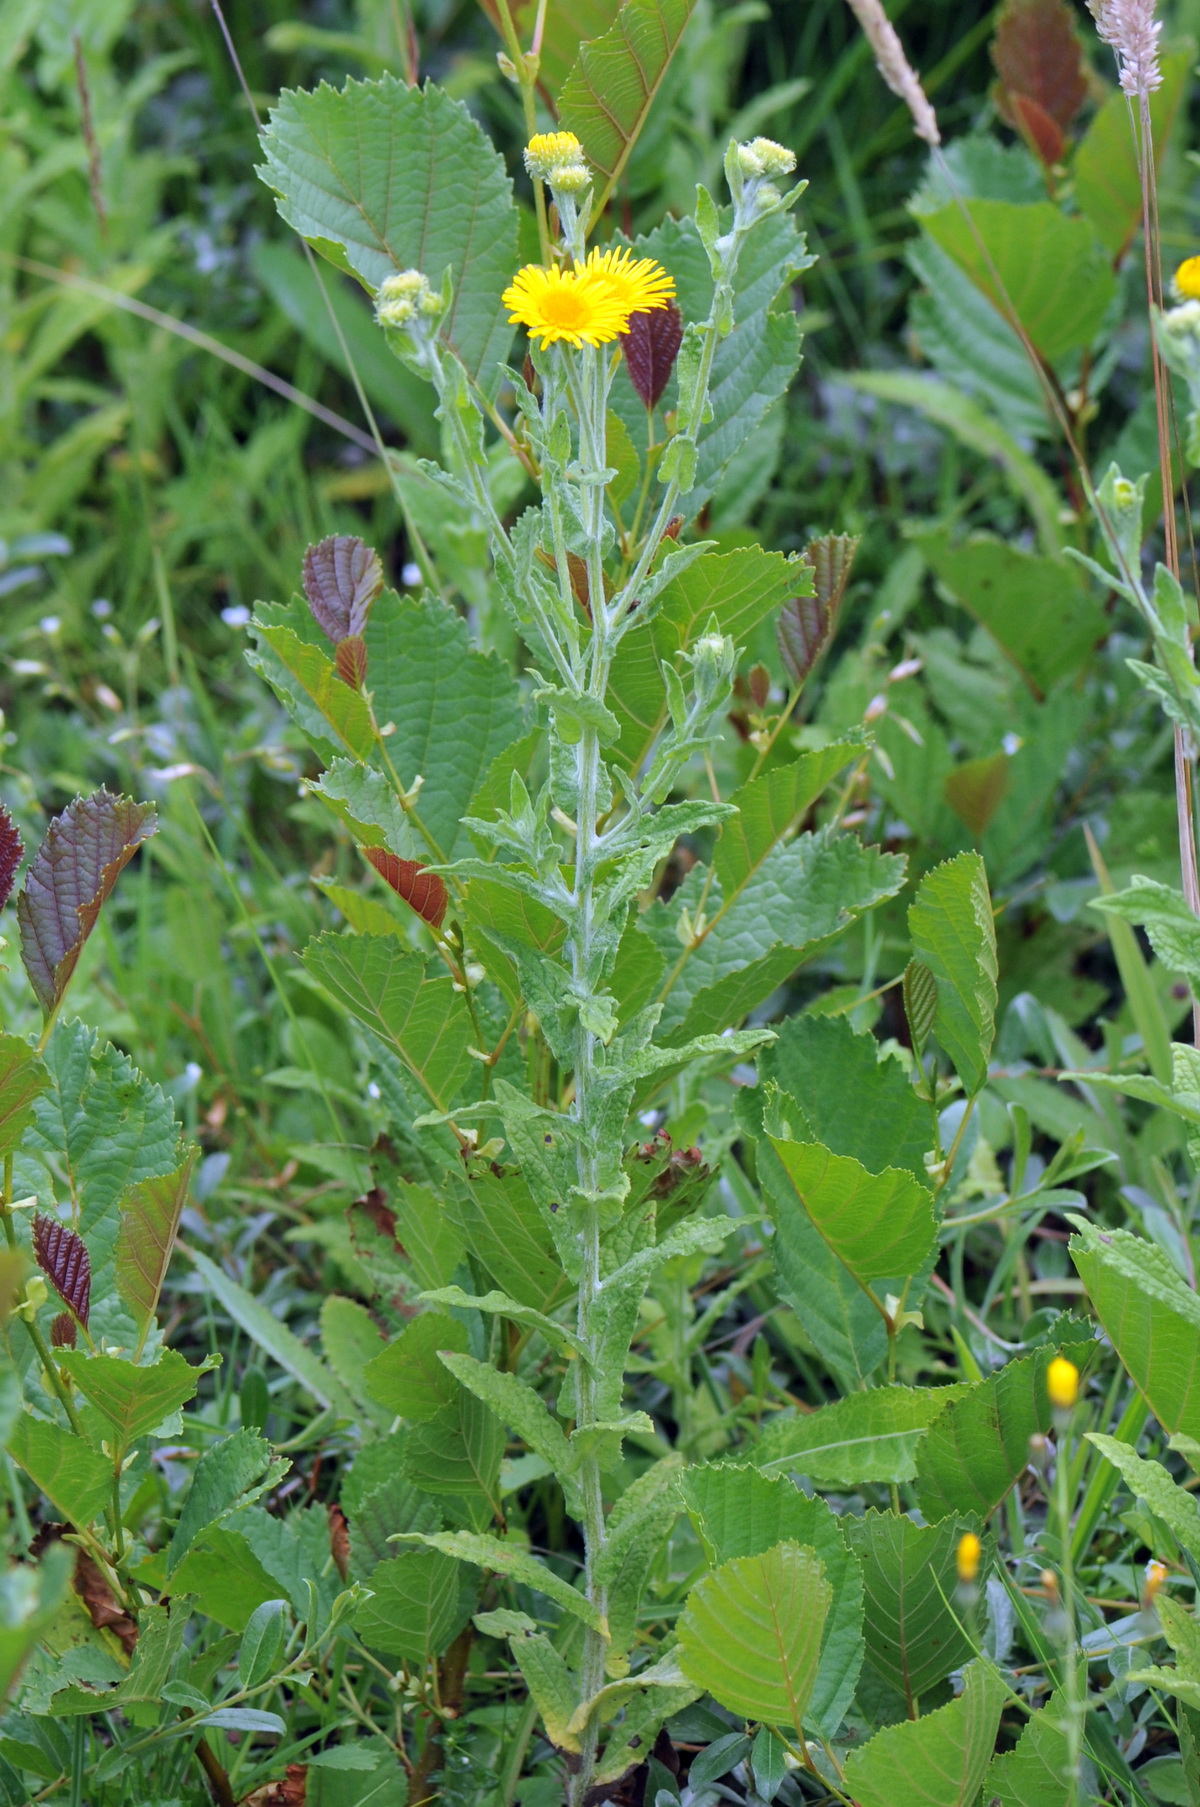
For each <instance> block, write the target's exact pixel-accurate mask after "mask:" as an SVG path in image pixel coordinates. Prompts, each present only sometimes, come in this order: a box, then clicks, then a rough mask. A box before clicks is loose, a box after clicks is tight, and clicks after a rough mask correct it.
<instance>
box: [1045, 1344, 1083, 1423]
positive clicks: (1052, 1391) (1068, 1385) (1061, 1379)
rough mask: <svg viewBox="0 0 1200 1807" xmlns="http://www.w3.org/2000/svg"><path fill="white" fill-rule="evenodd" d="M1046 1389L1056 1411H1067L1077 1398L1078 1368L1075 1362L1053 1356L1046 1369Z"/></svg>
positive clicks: (1059, 1356)
mask: <svg viewBox="0 0 1200 1807" xmlns="http://www.w3.org/2000/svg"><path fill="white" fill-rule="evenodd" d="M1046 1391H1047V1392H1048V1393H1049V1395H1050V1403H1051V1405H1052V1406H1053V1407H1054V1408H1055V1410H1056V1411H1059V1412H1069V1411H1070V1409H1071V1407H1072V1406H1073V1405H1074V1404H1075V1401H1076V1400H1077V1399H1078V1398H1079V1369H1078V1368H1077V1367H1076V1366H1075V1363H1074V1362H1069V1361H1067V1360H1066V1359H1065V1357H1063V1356H1061V1355H1057V1356H1055V1358H1054V1360H1053V1361H1052V1362H1051V1363H1050V1366H1049V1367H1048V1368H1047V1369H1046Z"/></svg>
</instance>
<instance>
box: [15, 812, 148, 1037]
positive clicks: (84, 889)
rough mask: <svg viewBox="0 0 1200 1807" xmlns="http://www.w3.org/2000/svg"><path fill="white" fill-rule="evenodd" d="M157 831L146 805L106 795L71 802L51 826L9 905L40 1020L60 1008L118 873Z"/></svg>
mask: <svg viewBox="0 0 1200 1807" xmlns="http://www.w3.org/2000/svg"><path fill="white" fill-rule="evenodd" d="M157 827H158V820H157V817H156V815H155V810H154V805H153V803H135V802H134V801H133V799H132V798H131V797H114V796H113V795H112V794H111V792H109V791H107V790H99V791H95V792H93V794H92V795H91V796H90V797H76V799H75V801H74V802H73V803H68V805H67V807H66V809H64V810H63V812H62V814H61V816H56V817H55V819H54V821H53V822H51V824H50V830H49V833H48V834H47V836H46V838H45V840H44V841H43V842H42V844H41V846H40V847H39V848H38V851H37V853H36V854H35V855H34V857H33V861H32V864H31V865H30V868H29V872H28V874H27V876H26V879H25V884H24V887H23V889H22V891H21V894H20V896H19V897H18V899H17V921H18V923H19V925H20V930H21V959H22V960H23V961H24V963H25V971H26V972H27V973H28V975H29V982H30V984H31V985H32V986H33V989H34V991H35V992H36V993H37V996H38V1001H39V1003H40V1004H41V1006H42V1009H43V1010H44V1011H45V1012H46V1013H47V1015H49V1014H50V1012H51V1011H53V1010H55V1009H56V1008H57V1007H58V1005H59V1003H60V1002H61V1000H62V995H63V993H64V991H65V990H66V988H67V985H68V983H69V981H70V978H71V974H72V973H73V972H74V971H75V967H76V964H77V963H78V960H79V956H80V954H81V953H82V952H83V944H84V942H85V941H86V940H87V938H88V936H89V935H90V934H91V932H92V930H93V929H94V928H95V926H96V918H97V917H98V916H99V914H100V908H101V905H102V904H103V903H104V900H105V898H106V897H107V896H108V895H109V893H110V892H111V890H112V888H113V886H114V885H115V884H116V882H117V879H118V877H119V875H120V873H121V870H122V868H123V867H124V866H125V865H127V864H128V862H129V860H130V859H132V857H133V855H134V853H135V852H136V850H137V848H138V847H140V846H141V844H142V842H143V841H145V840H148V839H149V838H150V836H151V835H152V834H154V833H155V831H156V829H157Z"/></svg>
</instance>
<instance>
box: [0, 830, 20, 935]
mask: <svg viewBox="0 0 1200 1807" xmlns="http://www.w3.org/2000/svg"><path fill="white" fill-rule="evenodd" d="M24 857H25V843H24V842H23V841H22V839H21V837H20V835H19V834H18V832H17V825H16V823H15V822H14V821H13V819H12V817H11V816H10V815H9V813H8V811H7V810H6V809H5V807H4V805H3V804H2V803H0V910H2V909H3V908H4V906H5V904H6V903H7V902H8V900H9V898H10V897H11V896H12V888H13V881H14V879H15V878H16V876H17V867H18V866H19V865H20V864H21V861H22V860H23V859H24Z"/></svg>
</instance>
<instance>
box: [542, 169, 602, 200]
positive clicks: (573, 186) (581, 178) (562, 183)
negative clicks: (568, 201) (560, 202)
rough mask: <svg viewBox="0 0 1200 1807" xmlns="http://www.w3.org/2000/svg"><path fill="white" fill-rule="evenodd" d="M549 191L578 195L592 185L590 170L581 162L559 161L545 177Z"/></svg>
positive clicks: (558, 193)
mask: <svg viewBox="0 0 1200 1807" xmlns="http://www.w3.org/2000/svg"><path fill="white" fill-rule="evenodd" d="M546 181H547V182H548V183H549V185H550V191H551V193H552V194H553V195H555V196H556V197H557V196H558V195H579V194H582V193H583V191H584V189H585V188H590V187H591V185H592V177H591V172H590V170H589V169H588V168H587V165H586V164H583V163H560V164H558V165H557V167H556V168H554V169H552V170H551V171H550V174H549V175H548V176H547V177H546Z"/></svg>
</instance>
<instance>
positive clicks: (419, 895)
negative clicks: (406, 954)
mask: <svg viewBox="0 0 1200 1807" xmlns="http://www.w3.org/2000/svg"><path fill="white" fill-rule="evenodd" d="M359 852H360V853H361V854H362V856H363V858H364V859H366V860H369V861H370V863H371V865H372V866H374V868H375V870H376V872H378V874H379V876H380V878H381V879H383V881H384V883H385V884H389V885H390V886H391V887H392V890H393V891H394V892H395V893H396V896H397V897H402V898H403V899H404V901H405V903H406V904H408V905H409V906H410V907H411V908H412V909H414V910H415V911H416V912H417V915H418V916H423V917H424V918H425V921H426V922H427V923H429V925H430V927H431V928H435V929H440V928H441V926H442V917H443V916H444V915H445V914H446V905H447V903H448V902H449V901H450V900H449V897H448V896H447V893H446V887H445V885H444V884H443V883H442V881H441V879H440V878H439V877H438V875H437V873H436V872H430V871H429V870H428V869H427V868H426V867H425V866H423V865H422V864H421V862H420V860H402V859H400V858H399V856H398V855H397V854H394V853H389V852H388V850H387V848H386V847H361V848H360V849H359Z"/></svg>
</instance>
